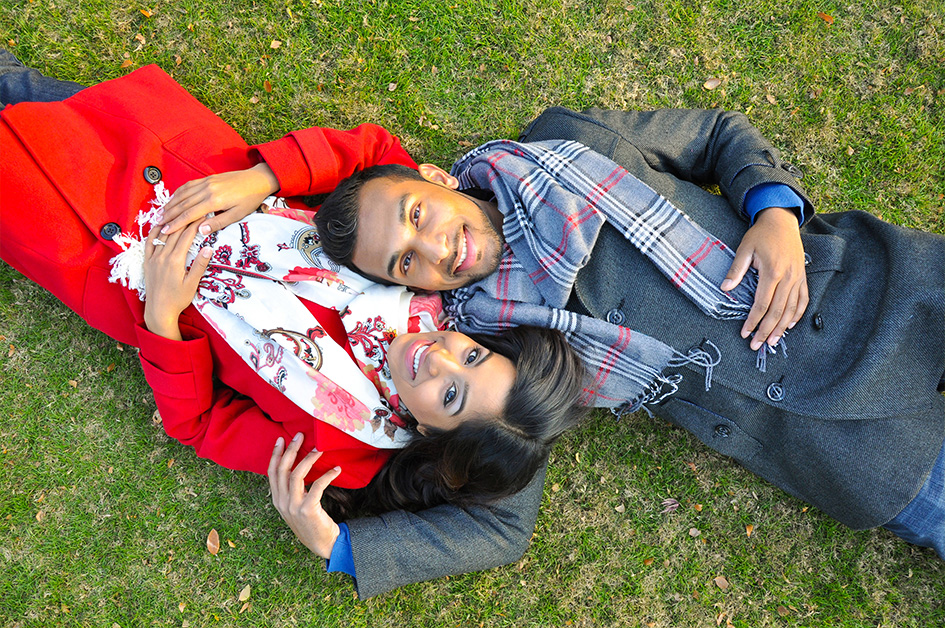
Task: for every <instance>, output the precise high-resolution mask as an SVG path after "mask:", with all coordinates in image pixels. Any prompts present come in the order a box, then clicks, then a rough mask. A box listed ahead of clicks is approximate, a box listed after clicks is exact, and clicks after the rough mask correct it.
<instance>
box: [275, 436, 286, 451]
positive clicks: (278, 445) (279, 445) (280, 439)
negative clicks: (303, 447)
mask: <svg viewBox="0 0 945 628" xmlns="http://www.w3.org/2000/svg"><path fill="white" fill-rule="evenodd" d="M284 444H285V440H284V439H283V438H282V437H281V436H280V437H279V438H277V439H276V449H278V448H279V447H282V445H284Z"/></svg>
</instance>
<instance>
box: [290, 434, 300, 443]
mask: <svg viewBox="0 0 945 628" xmlns="http://www.w3.org/2000/svg"><path fill="white" fill-rule="evenodd" d="M299 440H302V432H299V433H298V434H296V435H295V436H293V437H292V442H293V443H294V442H296V441H299Z"/></svg>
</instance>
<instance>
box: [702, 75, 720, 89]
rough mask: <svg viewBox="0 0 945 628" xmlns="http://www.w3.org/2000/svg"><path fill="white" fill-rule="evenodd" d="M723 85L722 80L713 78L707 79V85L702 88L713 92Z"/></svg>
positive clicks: (704, 84)
mask: <svg viewBox="0 0 945 628" xmlns="http://www.w3.org/2000/svg"><path fill="white" fill-rule="evenodd" d="M721 84H722V79H720V78H718V77H715V76H712V77H710V78H707V79H706V81H705V83H703V84H702V87H703V89H708V90H713V89H715V88H716V87H718V86H719V85H721Z"/></svg>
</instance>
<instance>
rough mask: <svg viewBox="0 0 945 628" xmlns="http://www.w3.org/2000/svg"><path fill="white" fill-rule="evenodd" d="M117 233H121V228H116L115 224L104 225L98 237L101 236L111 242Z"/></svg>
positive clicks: (116, 224)
mask: <svg viewBox="0 0 945 628" xmlns="http://www.w3.org/2000/svg"><path fill="white" fill-rule="evenodd" d="M119 233H121V227H119V226H118V223H117V222H108V223H105V226H104V227H102V230H101V231H99V235H101V236H102V237H103V238H104V239H106V240H111V239H112V238H114V237H115V236H116V235H118V234H119Z"/></svg>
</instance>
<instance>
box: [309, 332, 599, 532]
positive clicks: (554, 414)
mask: <svg viewBox="0 0 945 628" xmlns="http://www.w3.org/2000/svg"><path fill="white" fill-rule="evenodd" d="M473 339H474V340H476V342H478V343H480V344H482V345H483V346H484V347H486V348H487V349H489V350H490V351H495V352H496V353H499V354H501V355H504V356H505V357H507V358H509V359H510V360H511V361H512V363H513V364H514V365H515V368H516V376H515V381H514V383H513V384H512V388H511V390H510V391H509V396H508V399H507V400H506V403H505V407H504V408H503V412H502V415H501V416H498V417H490V416H483V417H481V418H479V419H472V420H468V421H465V422H463V423H461V424H460V425H459V426H458V427H456V428H454V429H451V430H430V431H429V432H428V435H427V436H419V435H418V436H417V437H415V438H414V439H413V440H411V442H410V443H409V444H408V445H407V446H406V447H404V448H403V449H399V450H397V451H395V452H394V453H393V455H391V457H390V459H389V460H388V461H387V464H385V465H384V467H383V468H382V469H381V470H380V471H379V472H378V474H377V475H376V476H374V478H373V479H372V480H371V482H370V484H368V485H367V486H366V487H364V488H362V489H357V490H354V491H346V490H343V489H337V488H334V487H329V490H327V491H325V497H327V498H328V499H325V500H323V505H324V507H325V509H326V510H327V511H328V513H329V514H331V515H332V517H334V518H335V519H339V520H340V519H346V518H349V517H351V516H352V515H353V514H355V512H361V513H364V514H376V513H381V512H386V511H389V510H398V509H404V510H421V509H423V508H429V507H431V506H435V505H437V504H443V503H452V504H457V505H461V506H468V505H472V504H486V503H489V502H493V501H495V500H497V499H500V498H502V497H506V496H508V495H512V494H513V493H516V492H518V491H520V490H521V489H523V488H525V486H526V485H527V484H528V483H529V481H531V479H532V477H533V476H534V475H535V472H536V471H538V469H539V468H540V467H541V465H542V464H543V463H544V461H545V458H547V456H548V453H549V451H550V450H551V446H552V444H553V443H554V441H555V440H556V439H557V438H558V437H559V436H560V435H561V434H562V433H563V432H564V431H565V430H567V429H569V428H571V427H574V426H575V425H577V424H578V423H579V422H580V420H581V418H582V417H583V416H584V413H585V409H584V407H583V406H582V405H581V399H582V396H583V390H584V385H585V377H584V367H583V365H582V364H581V361H580V359H579V358H578V357H577V355H576V354H575V353H574V351H573V350H572V349H571V347H570V346H568V343H567V340H566V339H565V337H564V334H562V333H561V332H558V331H555V330H551V329H542V328H536V327H516V328H513V329H510V330H508V331H505V332H503V333H502V334H501V335H499V336H478V335H477V336H473Z"/></svg>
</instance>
